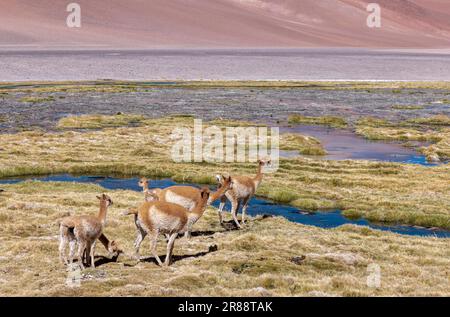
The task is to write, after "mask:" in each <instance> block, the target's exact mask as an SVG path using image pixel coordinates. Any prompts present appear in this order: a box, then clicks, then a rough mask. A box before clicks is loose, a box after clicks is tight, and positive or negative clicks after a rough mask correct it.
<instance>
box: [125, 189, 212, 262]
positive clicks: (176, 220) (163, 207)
mask: <svg viewBox="0 0 450 317" xmlns="http://www.w3.org/2000/svg"><path fill="white" fill-rule="evenodd" d="M209 194H210V192H209V189H208V188H203V189H202V190H201V192H200V196H201V202H200V203H199V204H198V205H197V206H196V207H195V208H194V209H193V210H192V211H189V210H187V209H186V208H184V207H182V206H180V205H177V204H174V203H170V202H165V201H146V202H144V203H143V204H141V205H140V206H139V208H137V209H130V210H128V211H127V212H126V213H125V214H128V215H129V214H134V215H135V224H136V228H137V229H138V234H137V237H136V241H135V243H134V246H135V253H136V257H137V258H139V248H140V245H141V243H142V240H143V239H144V238H145V236H146V235H147V234H149V235H150V237H151V239H152V254H153V256H154V257H155V259H156V261H157V262H158V264H159V265H161V266H162V265H163V263H162V262H161V260H160V258H159V256H158V254H157V253H156V243H157V240H158V236H159V234H160V233H162V234H167V235H168V236H169V239H168V242H167V254H166V259H165V261H164V265H170V259H171V256H172V251H173V244H174V242H175V238H176V237H177V236H178V234H179V233H184V232H186V231H187V230H188V229H189V228H190V223H191V222H193V221H194V222H195V221H197V220H198V219H199V218H200V217H201V216H202V215H203V213H204V212H205V209H206V206H207V202H208V198H209Z"/></svg>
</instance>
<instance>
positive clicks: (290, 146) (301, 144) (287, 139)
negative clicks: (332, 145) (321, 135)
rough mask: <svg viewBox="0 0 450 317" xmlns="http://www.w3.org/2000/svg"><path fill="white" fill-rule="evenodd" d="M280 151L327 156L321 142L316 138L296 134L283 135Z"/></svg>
mask: <svg viewBox="0 0 450 317" xmlns="http://www.w3.org/2000/svg"><path fill="white" fill-rule="evenodd" d="M280 150H285V151H298V152H299V153H300V154H303V155H326V154H327V152H326V151H325V149H324V148H323V146H322V144H321V143H320V141H319V140H317V139H316V138H313V137H311V136H304V135H301V134H294V133H285V134H282V135H281V137H280Z"/></svg>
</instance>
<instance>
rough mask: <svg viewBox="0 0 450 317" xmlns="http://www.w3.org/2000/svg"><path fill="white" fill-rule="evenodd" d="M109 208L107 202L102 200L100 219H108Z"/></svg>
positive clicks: (103, 220) (102, 220)
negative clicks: (107, 211)
mask: <svg viewBox="0 0 450 317" xmlns="http://www.w3.org/2000/svg"><path fill="white" fill-rule="evenodd" d="M107 209H108V207H106V202H105V201H101V202H100V211H99V212H98V219H100V221H101V222H103V223H104V222H105V221H106V210H107Z"/></svg>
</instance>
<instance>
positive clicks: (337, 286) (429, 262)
mask: <svg viewBox="0 0 450 317" xmlns="http://www.w3.org/2000/svg"><path fill="white" fill-rule="evenodd" d="M449 94H450V87H449V85H448V84H446V83H378V84H366V83H359V84H358V83H319V84H317V83H314V84H313V83H289V84H286V83H271V84H269V83H182V84H180V85H175V86H174V87H165V86H162V85H158V84H155V83H153V84H152V83H150V84H136V83H134V84H131V83H107V84H105V83H101V84H99V83H97V84H91V85H88V84H85V85H79V84H75V83H66V84H64V85H61V84H51V83H48V84H45V85H41V84H36V83H32V84H26V85H24V84H14V85H13V84H4V85H2V86H0V129H1V130H2V132H4V133H3V134H1V135H0V140H1V144H0V176H1V177H13V176H23V175H45V174H55V173H73V174H82V175H113V174H114V175H123V176H125V175H133V176H138V175H142V176H148V177H170V178H172V179H174V180H175V181H182V182H193V183H213V182H214V179H213V176H214V175H215V174H217V173H224V172H226V173H230V174H254V172H255V166H254V164H243V163H241V164H238V163H227V164H224V163H195V164H193V163H174V162H173V161H172V160H171V159H170V148H171V145H172V144H173V142H174V140H173V139H171V138H170V132H171V131H172V129H173V127H174V126H181V127H188V128H190V127H192V119H193V118H192V117H190V116H186V115H176V116H173V115H172V116H167V114H168V113H178V114H195V116H197V117H201V118H204V119H209V120H213V121H210V122H208V123H205V125H208V124H215V125H218V126H222V127H223V126H227V125H230V124H233V125H241V124H242V125H244V124H246V123H245V122H243V120H246V121H258V122H260V123H261V122H263V123H270V122H277V121H280V122H282V121H283V122H286V124H288V120H289V118H290V121H291V123H292V120H296V121H297V122H298V121H300V122H302V121H308V123H309V124H311V123H314V124H326V125H336V124H338V125H339V126H340V127H342V126H343V127H346V128H348V129H354V130H355V131H356V133H359V134H360V135H362V136H364V137H367V138H370V139H379V138H381V139H389V140H396V141H401V142H404V143H407V142H409V141H416V140H420V141H429V142H430V143H429V144H428V145H427V146H425V147H424V148H422V149H421V151H423V152H424V153H425V154H426V155H427V156H429V157H430V159H434V158H436V156H437V158H438V159H439V160H446V159H448V157H449V153H450V152H449V150H450V146H449V135H450V132H449V129H450V128H449V117H448V116H449V114H450V113H449V112H450V111H449V107H448V102H449V101H448V99H446V98H448V95H449ZM399 104H403V105H420V106H421V108H420V109H419V107H415V108H414V109H411V108H410V107H406V106H405V107H399V106H398V105H399ZM118 112H120V113H122V114H117V113H118ZM99 114H103V115H99ZM70 115H71V116H70ZM80 115H81V116H80ZM293 115H294V116H293ZM295 115H297V116H295ZM299 115H300V116H299ZM219 117H220V118H226V119H228V120H214V119H217V118H219ZM268 118H269V119H268ZM237 119H239V120H240V121H236V120H237ZM311 121H315V122H311ZM406 145H407V144H406ZM281 147H282V148H285V149H289V150H292V149H294V150H298V151H299V152H301V153H308V154H314V155H315V156H317V157H319V156H320V155H321V154H323V153H322V151H323V148H322V147H321V145H320V140H316V139H309V138H306V139H305V137H304V136H301V135H292V134H290V135H285V136H282V138H281ZM449 186H450V167H449V166H448V164H442V165H438V166H433V167H424V166H420V165H413V164H401V163H388V162H369V161H362V160H361V161H357V160H346V161H330V160H321V159H316V158H314V156H313V157H308V158H303V157H294V158H290V159H282V160H281V162H280V168H279V170H278V171H277V172H276V173H274V174H269V175H267V176H266V177H265V179H264V181H263V184H262V186H261V187H260V189H259V190H258V195H260V196H262V197H266V198H269V199H272V200H274V201H279V202H282V203H287V204H291V205H293V206H296V207H298V208H301V209H304V210H312V211H314V210H324V209H336V208H339V209H342V210H343V213H344V215H347V216H349V217H361V216H362V217H365V218H367V219H369V220H372V221H378V222H390V223H402V224H409V225H419V226H426V227H438V228H443V229H450V210H449V206H450V187H449ZM2 188H3V189H5V191H4V192H2V193H0V223H1V224H2V226H1V227H0V228H1V229H0V233H1V234H0V239H1V243H0V280H1V281H2V283H1V284H0V293H1V294H4V295H218V296H222V295H237V296H238V295H262V296H265V295H288V296H290V295H312V296H313V295H344V296H347V295H449V294H450V283H449V278H450V271H449V267H450V265H449V264H450V253H449V250H450V248H449V239H438V238H433V237H428V238H419V237H410V236H402V235H397V234H392V233H388V232H381V231H377V230H372V229H369V228H365V227H357V226H352V225H345V226H342V227H339V228H336V229H332V230H325V229H319V228H315V227H309V226H304V225H300V224H294V223H291V222H288V221H287V220H285V219H283V218H278V217H275V218H265V219H262V218H254V219H252V221H251V222H250V224H249V225H248V227H247V228H245V229H244V230H242V231H237V230H233V231H225V230H224V229H223V228H222V227H220V226H219V224H218V221H217V215H216V212H215V211H214V209H213V208H210V209H209V210H208V211H207V213H206V215H205V217H204V218H202V219H201V220H200V222H199V223H198V224H197V225H196V227H195V230H196V231H197V232H199V233H198V234H197V235H195V236H194V237H193V238H192V240H189V241H187V240H185V239H179V240H178V241H177V242H176V244H175V251H174V254H175V255H176V256H177V257H176V261H175V263H174V265H173V266H172V267H170V268H168V269H161V268H159V267H158V266H157V265H155V264H154V263H153V262H152V258H149V259H148V261H143V262H141V263H136V261H133V260H131V259H130V258H129V256H128V255H129V254H130V253H131V251H132V241H133V239H134V230H135V229H134V224H133V221H132V219H131V218H127V217H123V216H120V212H121V211H122V210H123V209H125V208H128V207H129V206H133V205H136V204H137V203H138V202H140V201H141V200H142V195H141V194H139V193H136V192H133V191H125V190H115V191H108V193H109V194H110V195H111V197H112V198H113V200H114V202H115V205H113V207H112V209H111V212H110V214H109V216H108V219H109V223H108V226H107V229H106V233H107V235H108V237H110V238H112V239H116V240H117V241H118V242H119V243H120V244H121V246H122V248H123V249H124V251H125V252H126V253H125V254H122V255H121V256H119V258H118V259H117V261H109V260H108V259H107V258H100V257H99V259H98V261H99V264H101V265H99V266H98V268H97V269H95V270H88V271H86V272H85V273H83V281H82V286H81V287H79V288H68V287H67V286H66V285H65V279H66V276H67V272H65V270H64V267H63V266H62V265H61V264H60V263H59V262H58V258H57V238H56V234H57V220H58V219H59V218H61V217H63V216H65V215H68V214H78V213H80V214H81V213H95V212H97V205H96V204H97V203H96V199H95V195H96V194H98V193H100V192H102V191H104V189H102V188H100V187H98V186H95V185H89V184H70V183H42V182H24V183H20V184H14V185H4V186H2ZM147 243H148V242H146V244H145V245H144V246H143V248H142V250H143V254H149V252H147V251H148V250H149V246H148V244H147ZM216 249H217V250H216ZM98 250H99V254H100V255H106V252H105V251H104V250H102V249H101V246H99V247H98ZM163 251H164V243H163V242H162V241H161V242H160V246H159V252H160V253H161V254H162V253H163ZM369 264H376V265H379V266H380V268H381V286H380V287H378V288H377V287H369V286H367V283H366V280H367V276H368V275H369V274H370V273H368V271H367V270H368V269H367V268H368V266H369Z"/></svg>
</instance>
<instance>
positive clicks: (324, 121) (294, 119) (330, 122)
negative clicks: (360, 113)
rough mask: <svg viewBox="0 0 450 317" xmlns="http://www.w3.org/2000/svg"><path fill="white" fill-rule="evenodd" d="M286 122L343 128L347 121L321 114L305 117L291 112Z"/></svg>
mask: <svg viewBox="0 0 450 317" xmlns="http://www.w3.org/2000/svg"><path fill="white" fill-rule="evenodd" d="M288 123H290V124H318V125H326V126H329V127H333V128H345V127H346V126H347V122H346V121H345V120H344V119H342V118H340V117H334V116H322V117H307V116H303V115H299V114H292V115H290V116H289V118H288Z"/></svg>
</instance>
